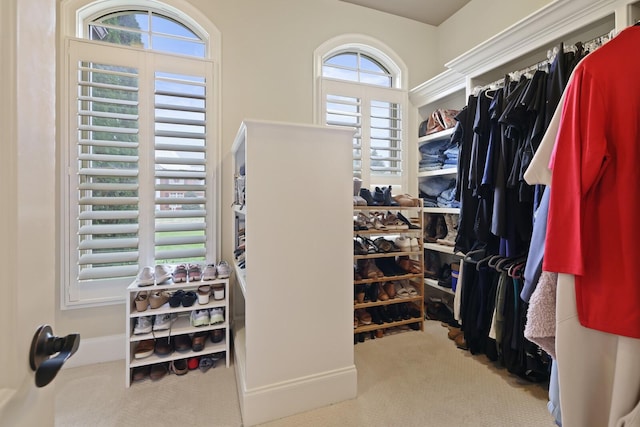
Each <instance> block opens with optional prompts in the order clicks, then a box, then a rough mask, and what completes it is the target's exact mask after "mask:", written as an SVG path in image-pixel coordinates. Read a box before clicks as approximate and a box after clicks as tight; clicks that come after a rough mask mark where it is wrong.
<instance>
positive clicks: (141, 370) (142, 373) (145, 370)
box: [131, 365, 151, 381]
mask: <svg viewBox="0 0 640 427" xmlns="http://www.w3.org/2000/svg"><path fill="white" fill-rule="evenodd" d="M150 373H151V366H149V365H147V366H138V367H136V368H133V370H132V372H131V380H132V381H142V380H144V379H146V378H149V374H150Z"/></svg>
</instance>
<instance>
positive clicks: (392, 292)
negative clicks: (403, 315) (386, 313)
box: [382, 282, 396, 299]
mask: <svg viewBox="0 0 640 427" xmlns="http://www.w3.org/2000/svg"><path fill="white" fill-rule="evenodd" d="M382 288H383V289H384V291H385V292H386V294H387V295H388V296H389V298H390V299H393V298H395V297H396V287H395V286H394V284H393V282H385V284H384V285H383V286H382Z"/></svg>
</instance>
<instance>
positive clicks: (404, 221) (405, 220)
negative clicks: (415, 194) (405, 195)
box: [396, 212, 420, 230]
mask: <svg viewBox="0 0 640 427" xmlns="http://www.w3.org/2000/svg"><path fill="white" fill-rule="evenodd" d="M396 216H397V217H398V219H399V220H400V221H402V222H403V223H404V224H405V225H406V226H407V227H408V228H409V229H410V230H420V227H419V226H417V225H415V224H414V223H412V222H411V221H409V219H407V217H405V216H404V215H402V213H401V212H398V213H397V214H396Z"/></svg>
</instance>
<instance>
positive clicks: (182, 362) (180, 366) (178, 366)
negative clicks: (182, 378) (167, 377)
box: [169, 359, 189, 375]
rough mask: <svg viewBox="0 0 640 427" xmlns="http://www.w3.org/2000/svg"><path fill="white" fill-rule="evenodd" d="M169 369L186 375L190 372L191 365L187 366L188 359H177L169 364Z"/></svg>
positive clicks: (177, 373)
mask: <svg viewBox="0 0 640 427" xmlns="http://www.w3.org/2000/svg"><path fill="white" fill-rule="evenodd" d="M169 371H171V372H173V373H174V374H176V375H184V374H186V373H187V372H189V367H188V366H187V359H177V360H172V361H171V363H170V364H169Z"/></svg>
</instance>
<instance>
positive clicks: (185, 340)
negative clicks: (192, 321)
mask: <svg viewBox="0 0 640 427" xmlns="http://www.w3.org/2000/svg"><path fill="white" fill-rule="evenodd" d="M173 346H174V347H175V349H176V351H189V350H191V337H190V336H189V334H182V335H176V336H175V337H173Z"/></svg>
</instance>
